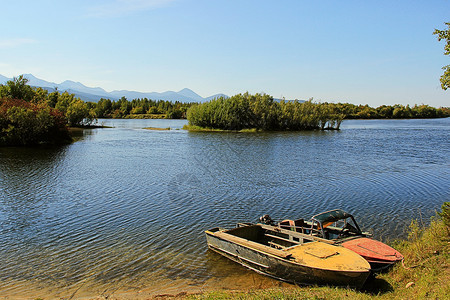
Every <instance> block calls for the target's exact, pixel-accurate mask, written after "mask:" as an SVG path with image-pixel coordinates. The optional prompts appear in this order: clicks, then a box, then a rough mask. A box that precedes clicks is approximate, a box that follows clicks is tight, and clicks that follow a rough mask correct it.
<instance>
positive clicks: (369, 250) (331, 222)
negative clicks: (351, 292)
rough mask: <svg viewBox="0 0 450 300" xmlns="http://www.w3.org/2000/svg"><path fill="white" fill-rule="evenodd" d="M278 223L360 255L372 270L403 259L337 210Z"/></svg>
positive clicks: (353, 219)
mask: <svg viewBox="0 0 450 300" xmlns="http://www.w3.org/2000/svg"><path fill="white" fill-rule="evenodd" d="M278 226H279V227H280V228H283V229H290V230H293V231H296V232H299V233H302V234H305V235H309V236H312V237H314V238H315V239H316V240H320V241H324V240H326V241H328V242H331V243H333V244H339V245H341V246H343V247H345V248H347V249H350V250H352V251H354V252H356V253H358V254H359V255H361V256H362V257H364V258H365V259H366V260H367V261H368V262H369V264H370V266H371V269H372V271H375V272H378V271H381V270H383V269H387V268H389V267H391V266H392V265H394V264H395V263H397V262H399V261H401V260H402V259H403V255H402V254H401V253H400V252H398V251H397V250H395V249H394V248H392V247H390V246H388V245H386V244H384V243H382V242H380V241H377V240H374V239H372V238H370V234H368V233H366V232H362V231H361V229H360V228H359V226H358V223H356V220H355V218H354V217H353V216H352V215H351V214H349V213H347V212H345V211H343V210H341V209H335V210H331V211H327V212H323V213H320V214H317V215H315V216H313V217H312V218H311V219H310V221H306V222H305V221H304V220H303V219H299V220H295V221H294V220H284V221H282V222H280V223H279V224H278Z"/></svg>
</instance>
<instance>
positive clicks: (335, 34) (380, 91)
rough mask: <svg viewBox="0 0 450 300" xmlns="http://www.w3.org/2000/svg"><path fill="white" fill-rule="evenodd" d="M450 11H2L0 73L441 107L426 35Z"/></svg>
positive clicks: (22, 6)
mask: <svg viewBox="0 0 450 300" xmlns="http://www.w3.org/2000/svg"><path fill="white" fill-rule="evenodd" d="M449 10H450V3H449V2H448V1H441V0H439V1H438V0H433V1H431V2H430V1H428V2H426V3H422V2H419V1H417V2H411V1H404V0H402V1H396V2H395V3H392V2H391V1H385V0H383V1H376V2H375V1H365V2H364V3H361V2H359V1H346V2H345V3H342V2H337V1H323V2H320V3H310V2H308V1H284V2H282V3H274V2H271V1H244V2H242V1H241V2H239V1H192V0H115V1H109V2H105V1H100V0H95V1H64V2H61V3H54V2H53V1H49V0H44V1H39V2H36V1H21V2H20V3H16V2H10V3H8V4H7V5H5V6H4V17H3V18H2V20H0V22H1V23H0V24H2V25H3V28H8V30H7V31H5V32H4V35H3V37H2V38H0V55H1V57H2V58H0V74H2V75H4V76H6V77H8V78H12V77H17V76H19V75H21V74H33V75H34V76H35V77H37V78H39V79H42V80H45V81H49V82H54V83H58V82H61V83H63V82H64V81H67V80H69V81H73V82H77V83H81V84H83V85H85V86H87V87H99V88H101V89H103V90H105V91H107V92H113V91H122V90H124V91H136V92H140V93H152V92H157V93H164V92H166V91H181V90H183V89H184V88H188V89H190V90H191V91H195V93H196V94H198V95H200V96H201V97H203V98H207V97H209V96H211V95H216V94H225V95H228V96H232V95H236V94H239V93H244V92H249V93H251V94H255V93H266V94H269V95H271V96H273V97H274V98H278V99H280V98H286V99H309V98H313V99H314V101H316V102H333V103H337V102H341V103H352V104H355V105H359V104H361V105H365V104H368V105H370V106H372V107H378V106H381V105H395V104H402V105H407V104H409V105H414V104H418V105H420V104H428V105H430V106H433V107H446V106H447V107H448V106H449V103H450V93H449V92H448V91H443V90H442V89H441V87H440V82H439V77H440V76H441V75H442V73H443V70H442V67H443V66H445V65H448V64H449V58H448V57H447V56H445V55H444V42H443V41H441V42H438V40H437V37H436V36H434V35H433V31H434V29H436V28H437V29H444V28H445V25H444V23H445V22H449V21H450V20H449V19H448V14H447V13H446V12H448V11H449ZM43 16H45V18H43ZM11 24H13V25H14V26H11ZM149 91H150V92H149Z"/></svg>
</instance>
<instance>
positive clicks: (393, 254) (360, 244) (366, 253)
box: [341, 237, 403, 272]
mask: <svg viewBox="0 0 450 300" xmlns="http://www.w3.org/2000/svg"><path fill="white" fill-rule="evenodd" d="M341 245H342V246H343V247H345V248H347V249H349V250H352V251H354V252H355V253H358V254H359V255H361V256H362V257H363V258H364V259H366V260H367V261H368V262H369V264H370V266H371V269H372V271H373V272H379V271H382V270H385V269H388V268H390V267H392V266H393V265H394V264H395V263H397V262H399V261H401V260H402V259H403V255H402V254H401V253H400V252H398V251H397V250H395V249H394V248H392V247H390V246H388V245H386V244H384V243H382V242H380V241H377V240H373V239H370V238H366V237H360V238H355V239H351V240H348V241H344V242H342V243H341Z"/></svg>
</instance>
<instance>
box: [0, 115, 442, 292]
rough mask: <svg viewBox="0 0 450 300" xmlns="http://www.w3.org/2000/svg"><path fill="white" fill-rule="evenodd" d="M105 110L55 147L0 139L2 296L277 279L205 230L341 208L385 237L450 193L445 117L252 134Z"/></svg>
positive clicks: (400, 232)
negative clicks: (215, 247) (211, 246)
mask: <svg viewBox="0 0 450 300" xmlns="http://www.w3.org/2000/svg"><path fill="white" fill-rule="evenodd" d="M104 122H105V125H112V126H114V128H107V129H94V130H85V131H84V132H83V133H82V134H81V135H80V139H79V140H78V141H77V142H76V143H74V144H71V145H69V146H65V147H62V148H32V149H22V148H0V269H1V270H2V271H1V272H0V295H1V296H3V297H7V296H12V297H17V296H18V295H20V296H21V297H24V298H27V297H28V298H30V297H44V298H48V297H49V295H50V297H53V298H58V297H63V298H69V297H71V296H72V295H73V297H75V298H77V297H84V296H95V295H103V296H108V295H113V294H114V295H116V296H117V295H128V296H129V297H131V298H146V297H148V296H150V295H155V294H165V293H173V294H176V293H178V292H180V291H201V290H205V289H210V288H218V287H219V288H231V289H233V288H242V287H253V288H263V287H269V286H277V285H280V284H281V283H280V282H278V281H274V280H271V279H269V278H266V277H263V276H260V275H257V274H254V273H253V272H251V271H248V270H246V269H245V268H243V267H241V266H239V265H237V264H234V263H233V262H231V261H229V260H227V259H225V258H223V257H221V256H220V255H217V254H215V253H211V252H210V251H207V247H206V241H205V238H204V234H203V231H204V230H205V229H208V228H210V227H214V226H223V227H229V226H233V225H234V224H235V223H236V222H241V221H256V219H257V218H258V217H259V216H261V215H263V214H265V213H269V214H270V215H271V216H272V217H273V218H274V219H278V220H279V219H283V218H298V217H304V218H308V217H309V216H311V215H313V214H315V213H318V212H321V211H324V210H328V209H333V208H343V209H345V210H349V211H350V212H352V213H354V214H355V216H356V217H357V219H358V220H359V222H360V223H361V224H360V225H361V226H362V227H363V228H364V229H372V230H373V231H374V232H375V235H376V237H378V238H381V239H383V240H386V239H392V238H395V237H397V236H404V234H405V227H407V225H408V224H409V222H410V220H411V219H412V218H422V219H424V220H426V219H428V218H429V217H430V216H431V215H433V214H434V212H435V210H436V209H438V208H439V207H440V205H441V204H442V202H444V201H449V199H450V180H449V179H450V172H449V171H448V170H449V168H448V167H449V162H448V157H449V154H450V147H449V128H450V127H449V120H448V119H444V120H408V121H398V120H393V121H373V120H371V121H347V122H344V124H343V126H342V130H341V131H340V132H298V133H297V132H296V133H292V132H290V133H281V132H270V133H256V134H254V133H252V134H236V133H195V132H192V133H189V132H186V131H183V130H180V128H182V126H183V124H184V123H185V121H182V120H181V121H180V120H175V121H173V120H104ZM144 127H160V128H167V127H171V128H173V129H174V130H170V131H151V130H144V129H142V128H144ZM130 295H131V296H130Z"/></svg>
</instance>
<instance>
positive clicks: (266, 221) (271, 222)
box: [259, 215, 275, 226]
mask: <svg viewBox="0 0 450 300" xmlns="http://www.w3.org/2000/svg"><path fill="white" fill-rule="evenodd" d="M259 221H260V222H261V223H263V224H266V225H272V226H274V225H275V221H274V220H272V218H271V217H270V216H269V215H264V216H262V217H259Z"/></svg>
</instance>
